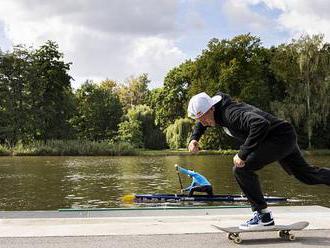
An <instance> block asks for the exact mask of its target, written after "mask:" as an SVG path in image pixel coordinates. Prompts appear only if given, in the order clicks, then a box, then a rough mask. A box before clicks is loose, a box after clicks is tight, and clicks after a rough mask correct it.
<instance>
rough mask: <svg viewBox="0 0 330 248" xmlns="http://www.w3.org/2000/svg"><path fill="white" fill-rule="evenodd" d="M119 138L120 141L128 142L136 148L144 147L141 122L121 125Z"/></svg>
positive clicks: (134, 121) (132, 121)
mask: <svg viewBox="0 0 330 248" xmlns="http://www.w3.org/2000/svg"><path fill="white" fill-rule="evenodd" d="M118 137H119V140H120V141H124V142H127V143H129V144H131V145H133V146H134V147H140V148H141V147H143V133H142V127H141V122H140V121H138V120H135V119H132V120H129V121H124V122H121V123H120V124H119V130H118Z"/></svg>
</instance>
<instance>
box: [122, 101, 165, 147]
mask: <svg viewBox="0 0 330 248" xmlns="http://www.w3.org/2000/svg"><path fill="white" fill-rule="evenodd" d="M125 118H126V120H125V121H123V122H122V123H121V124H119V126H120V127H119V139H120V140H122V141H127V142H129V143H131V144H132V145H134V146H136V147H142V148H149V149H161V148H164V147H165V137H164V135H163V133H162V132H161V131H160V129H159V127H158V126H156V125H155V117H154V113H153V111H152V110H151V108H150V107H149V106H147V105H136V106H134V107H132V108H130V109H129V110H128V113H127V114H126V117H125Z"/></svg>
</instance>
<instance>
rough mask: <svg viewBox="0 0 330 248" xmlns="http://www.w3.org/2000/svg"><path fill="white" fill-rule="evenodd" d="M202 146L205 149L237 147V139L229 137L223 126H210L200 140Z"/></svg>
mask: <svg viewBox="0 0 330 248" xmlns="http://www.w3.org/2000/svg"><path fill="white" fill-rule="evenodd" d="M200 147H201V149H203V150H227V149H229V150H230V149H233V148H235V149H237V148H238V146H237V144H236V141H235V140H234V139H233V138H232V137H229V136H228V135H227V134H225V132H224V131H223V129H222V128H220V127H215V128H208V129H207V130H206V131H205V133H204V135H203V136H202V138H201V140H200Z"/></svg>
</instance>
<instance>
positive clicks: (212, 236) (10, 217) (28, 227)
mask: <svg viewBox="0 0 330 248" xmlns="http://www.w3.org/2000/svg"><path fill="white" fill-rule="evenodd" d="M272 211H273V215H274V216H275V221H276V224H289V223H293V222H297V221H309V222H310V226H309V227H308V228H307V229H306V230H304V231H296V232H294V233H295V234H296V236H297V240H296V241H293V242H289V241H286V240H281V239H280V238H278V237H277V235H278V234H277V233H276V232H268V233H243V234H241V237H242V238H243V244H242V245H248V246H249V247H279V246H283V245H285V247H311V246H312V247H329V246H330V209H329V208H325V207H320V206H294V207H293V206H285V207H272ZM47 216H48V217H49V216H51V217H52V218H48V217H47ZM250 216H251V212H250V209H248V208H224V209H223V208H214V209H209V208H205V209H203V208H199V209H163V210H129V211H128V210H120V211H84V212H56V211H42V212H0V218H1V219H0V247H1V248H3V247H4V248H6V247H10V248H14V247H15V248H16V247H43V248H48V247H70V248H75V247H129V248H132V247H190V248H191V247H220V246H221V247H237V245H234V244H232V243H231V242H229V241H228V240H227V238H226V234H225V233H222V232H219V231H218V230H216V229H215V228H214V227H212V225H220V226H237V225H239V224H240V223H242V222H243V221H245V220H247V219H248V218H250Z"/></svg>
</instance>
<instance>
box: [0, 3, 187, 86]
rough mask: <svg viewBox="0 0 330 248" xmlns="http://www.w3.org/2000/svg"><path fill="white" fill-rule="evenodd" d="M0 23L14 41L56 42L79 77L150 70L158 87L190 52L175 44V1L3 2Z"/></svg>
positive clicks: (121, 77) (118, 76) (121, 78)
mask: <svg viewBox="0 0 330 248" xmlns="http://www.w3.org/2000/svg"><path fill="white" fill-rule="evenodd" d="M0 1H1V8H0V21H3V22H4V24H5V25H6V28H7V33H6V35H7V37H8V39H10V40H11V41H12V42H13V43H14V44H19V43H23V44H27V45H33V46H34V47H36V46H39V45H40V44H42V43H44V42H45V41H46V40H49V39H50V40H54V41H56V42H57V43H58V44H59V46H60V50H61V51H63V53H64V55H65V59H66V60H67V61H71V62H73V65H72V72H71V74H72V76H73V77H74V78H75V79H76V81H75V82H74V83H73V85H74V86H75V87H77V86H78V84H80V83H82V82H81V81H80V80H81V79H86V78H90V79H96V80H98V79H101V78H106V77H108V78H110V79H115V80H119V81H121V82H123V81H124V79H125V78H127V77H129V76H130V75H137V74H140V73H144V72H145V73H149V76H150V78H151V80H152V81H153V82H157V83H158V84H157V85H156V84H154V85H153V86H154V87H155V86H159V85H160V83H161V82H162V81H163V77H164V76H165V73H166V72H167V71H168V70H169V69H171V68H172V67H173V66H176V65H177V64H178V63H181V62H182V61H183V60H184V59H185V57H186V55H185V54H183V53H182V52H181V51H180V50H179V49H178V48H177V47H176V44H175V42H174V41H175V39H176V37H177V36H178V31H177V29H176V14H177V3H176V1H167V0H157V1H154V0H115V1H114V0H112V1H107V0H94V1H89V0H78V1H69V0H62V1H51V0H49V1H47V0H15V1H12V0H0Z"/></svg>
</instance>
